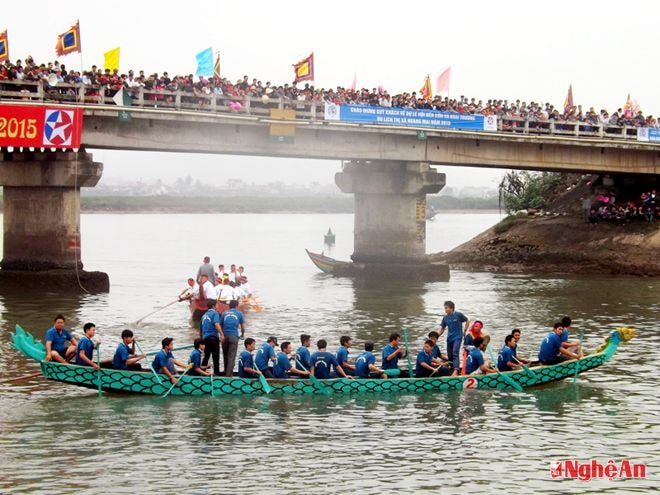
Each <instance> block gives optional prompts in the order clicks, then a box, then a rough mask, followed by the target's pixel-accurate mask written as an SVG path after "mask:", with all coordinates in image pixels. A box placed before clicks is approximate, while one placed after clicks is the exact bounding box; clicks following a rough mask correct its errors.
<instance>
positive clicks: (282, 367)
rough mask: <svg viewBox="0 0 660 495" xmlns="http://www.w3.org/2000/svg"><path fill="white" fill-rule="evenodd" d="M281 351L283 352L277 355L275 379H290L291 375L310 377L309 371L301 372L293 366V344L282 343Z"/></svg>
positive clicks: (274, 369)
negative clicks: (291, 359) (290, 357)
mask: <svg viewBox="0 0 660 495" xmlns="http://www.w3.org/2000/svg"><path fill="white" fill-rule="evenodd" d="M280 349H281V352H280V353H279V354H278V355H277V360H276V361H275V365H274V366H273V377H275V378H290V376H289V374H290V373H293V374H294V375H299V376H303V377H305V376H309V371H300V370H298V369H296V368H293V367H292V366H291V361H289V354H291V342H282V345H280Z"/></svg>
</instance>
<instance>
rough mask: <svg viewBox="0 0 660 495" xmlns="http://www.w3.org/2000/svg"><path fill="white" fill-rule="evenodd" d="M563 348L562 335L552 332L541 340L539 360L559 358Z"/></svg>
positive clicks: (547, 360)
mask: <svg viewBox="0 0 660 495" xmlns="http://www.w3.org/2000/svg"><path fill="white" fill-rule="evenodd" d="M560 348H561V337H560V336H559V335H557V334H556V333H555V332H550V333H549V334H548V336H547V337H546V338H545V339H543V342H541V349H539V361H544V362H550V361H554V360H555V359H557V356H558V355H559V349H560Z"/></svg>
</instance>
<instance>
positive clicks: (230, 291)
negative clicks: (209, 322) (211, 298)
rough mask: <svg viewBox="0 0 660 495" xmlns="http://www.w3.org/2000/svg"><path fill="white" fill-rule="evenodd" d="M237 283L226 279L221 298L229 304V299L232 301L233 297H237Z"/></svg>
mask: <svg viewBox="0 0 660 495" xmlns="http://www.w3.org/2000/svg"><path fill="white" fill-rule="evenodd" d="M235 285H236V284H234V282H230V281H229V280H227V279H225V282H224V284H223V286H222V289H221V290H220V300H221V301H222V302H223V303H225V304H229V301H231V300H232V299H236V295H235V289H234V286H235Z"/></svg>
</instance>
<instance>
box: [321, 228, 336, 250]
mask: <svg viewBox="0 0 660 495" xmlns="http://www.w3.org/2000/svg"><path fill="white" fill-rule="evenodd" d="M323 242H324V243H325V244H327V245H329V246H332V245H333V244H334V243H335V234H334V233H333V232H332V229H330V228H328V231H327V232H326V233H325V235H324V236H323Z"/></svg>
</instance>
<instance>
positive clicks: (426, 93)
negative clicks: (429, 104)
mask: <svg viewBox="0 0 660 495" xmlns="http://www.w3.org/2000/svg"><path fill="white" fill-rule="evenodd" d="M419 92H420V93H421V94H422V98H424V99H425V100H430V99H431V98H433V88H431V77H430V76H429V75H428V74H427V75H426V79H424V84H423V85H422V87H421V89H420V90H419Z"/></svg>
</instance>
